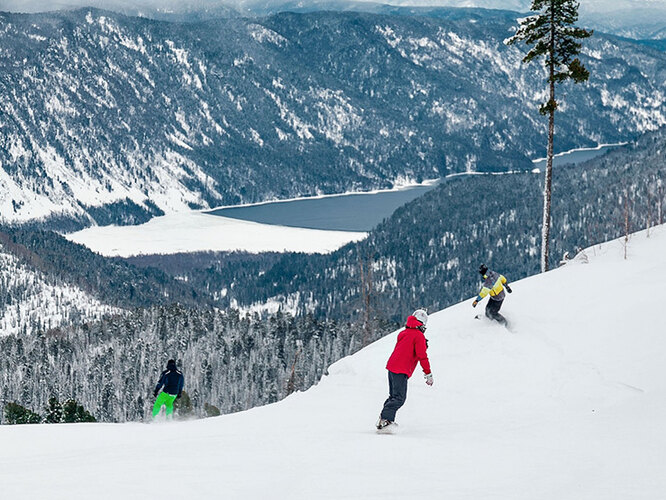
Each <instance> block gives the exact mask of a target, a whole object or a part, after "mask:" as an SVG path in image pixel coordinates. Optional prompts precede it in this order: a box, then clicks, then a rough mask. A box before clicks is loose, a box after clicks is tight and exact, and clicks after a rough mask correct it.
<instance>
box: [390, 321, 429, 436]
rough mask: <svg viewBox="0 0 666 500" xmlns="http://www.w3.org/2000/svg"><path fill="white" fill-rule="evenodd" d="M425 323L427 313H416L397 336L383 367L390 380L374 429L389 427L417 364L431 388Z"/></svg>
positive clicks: (404, 396) (403, 402)
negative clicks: (419, 365)
mask: <svg viewBox="0 0 666 500" xmlns="http://www.w3.org/2000/svg"><path fill="white" fill-rule="evenodd" d="M427 322H428V313H427V312H426V311H425V310H424V309H417V310H416V311H414V314H412V315H411V316H409V317H408V318H407V325H406V328H405V329H404V330H403V331H401V332H400V333H399V334H398V342H397V343H396V345H395V349H393V354H391V357H390V358H389V360H388V363H386V369H387V370H388V379H389V397H388V399H387V400H386V402H384V408H383V409H382V413H381V414H380V415H379V420H378V421H377V429H378V430H382V429H385V428H386V427H388V426H390V425H392V424H393V423H394V420H395V413H396V412H397V411H398V409H399V408H400V407H401V406H402V405H403V404H405V400H406V399H407V380H408V379H409V377H411V376H412V374H413V373H414V369H415V368H416V364H417V363H421V368H423V373H424V376H425V382H426V384H428V385H432V383H433V380H432V373H431V372H430V361H428V354H427V353H426V350H427V349H428V343H427V340H426V338H425V335H424V334H423V333H424V332H425V330H426V323H427Z"/></svg>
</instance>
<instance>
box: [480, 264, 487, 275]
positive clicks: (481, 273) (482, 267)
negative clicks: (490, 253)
mask: <svg viewBox="0 0 666 500" xmlns="http://www.w3.org/2000/svg"><path fill="white" fill-rule="evenodd" d="M487 272H488V266H486V265H485V264H481V265H480V266H479V274H480V275H481V276H484V275H485V274H486V273H487Z"/></svg>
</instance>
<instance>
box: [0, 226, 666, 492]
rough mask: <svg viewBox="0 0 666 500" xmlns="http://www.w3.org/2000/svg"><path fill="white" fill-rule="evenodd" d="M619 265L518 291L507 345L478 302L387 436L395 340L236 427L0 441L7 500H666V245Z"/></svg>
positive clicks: (614, 250)
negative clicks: (381, 424)
mask: <svg viewBox="0 0 666 500" xmlns="http://www.w3.org/2000/svg"><path fill="white" fill-rule="evenodd" d="M623 250H624V249H623V246H622V243H621V241H619V240H616V241H613V242H609V243H607V244H604V245H602V246H597V247H594V248H590V249H588V250H587V251H586V253H587V257H588V263H583V262H584V260H585V259H580V260H578V261H576V262H574V263H570V264H568V265H566V266H564V267H562V268H559V269H556V270H553V271H551V272H548V273H545V274H541V275H537V276H534V277H531V278H528V279H525V280H522V281H517V282H515V283H513V284H512V288H513V292H514V293H513V294H511V295H509V296H508V298H507V300H506V301H505V304H504V307H503V309H502V312H503V313H504V314H505V315H506V316H507V318H509V320H510V321H511V324H512V328H511V331H508V330H506V329H504V328H502V327H501V326H499V325H496V324H493V323H490V322H488V321H486V320H481V321H479V320H475V319H474V314H475V313H478V312H482V307H478V308H477V309H472V307H471V298H470V300H468V301H465V302H463V303H461V304H458V305H455V306H453V307H451V308H448V309H446V310H443V311H441V312H438V313H435V314H432V315H431V317H430V320H429V324H428V331H427V334H426V335H427V337H428V339H429V343H430V347H429V351H428V352H429V356H430V360H431V363H432V368H433V374H434V379H435V385H434V386H433V387H431V388H429V387H427V386H426V385H425V384H424V381H423V377H422V376H421V374H420V370H419V369H418V368H417V372H416V373H415V374H414V376H413V377H412V379H411V380H410V384H409V393H408V398H407V402H406V405H405V406H404V407H403V408H402V409H401V410H400V411H399V412H398V418H397V421H398V422H399V423H400V427H399V429H398V430H399V432H398V433H396V434H394V435H378V434H377V433H376V432H375V430H374V428H373V425H374V423H375V420H376V418H377V415H378V413H379V411H380V408H381V405H382V403H383V400H384V398H385V397H386V394H387V381H386V371H385V369H384V366H385V363H386V359H387V358H388V356H389V355H390V353H391V351H392V349H393V346H394V344H395V340H396V333H397V332H393V333H391V334H389V335H387V336H386V337H385V338H383V339H381V340H380V341H378V342H376V343H374V344H372V345H370V346H369V347H367V348H365V349H363V350H362V351H360V352H359V353H357V354H355V355H353V356H350V357H348V358H345V359H343V360H341V361H339V362H337V363H335V364H334V365H332V367H331V368H330V370H329V375H328V376H325V377H324V378H323V379H322V381H321V382H320V383H319V384H318V385H317V386H315V387H313V388H311V389H310V390H308V391H306V392H303V393H296V394H293V395H292V396H290V397H288V398H287V399H285V400H283V401H281V402H279V403H276V404H273V405H269V406H264V407H261V408H255V409H252V410H249V411H245V412H241V413H237V414H233V415H226V416H221V417H217V418H211V419H207V420H200V421H194V422H176V423H166V424H154V425H146V424H140V423H134V424H71V425H65V424H62V425H33V426H31V425H26V426H1V427H0V443H2V446H0V477H1V478H2V496H3V498H11V499H13V500H18V499H37V498H40V499H42V498H43V499H47V498H48V499H51V500H56V499H63V500H64V499H67V500H75V499H85V500H89V499H91V498H95V499H96V500H99V499H114V500H116V499H123V500H129V499H146V498H153V497H155V496H163V495H167V496H169V497H173V498H188V499H214V498H229V499H267V498H270V499H285V500H286V499H289V500H296V499H304V500H312V499H382V500H391V499H415V498H431V499H444V498H447V499H448V498H450V499H456V500H465V499H469V500H484V499H493V500H497V499H499V500H503V499H506V500H518V499H525V500H534V499H539V500H546V499H552V500H562V499H572V500H588V499H599V500H613V499H617V500H626V499H629V498H631V499H632V500H637V499H646V500H647V499H651V500H656V499H661V498H664V492H666V474H664V464H665V463H666V364H665V363H664V359H666V335H664V331H663V327H662V317H663V312H662V307H663V294H662V289H663V286H662V280H661V276H662V275H663V269H664V267H665V266H666V229H665V228H663V227H661V228H658V229H656V230H655V229H653V230H651V232H650V236H649V238H648V237H647V235H646V233H645V232H643V233H639V234H636V235H634V236H633V237H632V238H631V240H630V242H629V246H628V258H627V260H624V259H623ZM500 271H501V270H500ZM483 305H484V304H482V306H483ZM479 309H481V311H479ZM157 371H158V368H157V367H156V375H157ZM184 371H185V376H186V377H187V367H184ZM186 383H187V378H186ZM150 390H151V388H149V387H147V388H146V391H147V392H149V391H150Z"/></svg>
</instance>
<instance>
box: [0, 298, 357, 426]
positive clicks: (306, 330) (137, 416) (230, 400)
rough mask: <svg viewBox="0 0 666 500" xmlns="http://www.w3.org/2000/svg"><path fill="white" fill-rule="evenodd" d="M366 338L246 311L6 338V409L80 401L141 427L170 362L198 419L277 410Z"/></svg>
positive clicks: (1, 344) (173, 309) (127, 319)
mask: <svg viewBox="0 0 666 500" xmlns="http://www.w3.org/2000/svg"><path fill="white" fill-rule="evenodd" d="M362 342H363V337H362V334H361V333H359V332H358V331H355V330H354V329H353V328H350V327H349V326H348V325H341V324H336V323H335V322H333V321H318V320H316V319H314V318H312V317H311V316H307V317H301V318H293V317H292V316H290V315H283V314H282V313H278V314H275V315H273V316H270V317H269V318H266V319H264V320H260V319H259V318H258V317H253V318H250V317H242V316H239V314H238V313H237V312H234V311H231V312H220V311H213V310H195V309H186V308H183V307H180V306H176V305H173V306H170V307H154V308H150V309H142V310H137V311H134V312H133V313H132V314H130V315H126V316H116V317H113V316H110V317H107V318H106V319H104V320H103V321H98V322H94V323H81V324H78V325H76V326H74V327H72V328H69V329H63V330H59V329H58V330H52V331H49V332H47V333H39V334H35V335H28V336H8V337H3V338H0V349H2V352H3V356H1V357H0V404H2V406H4V404H6V403H8V402H12V401H18V402H19V403H20V404H21V405H23V406H26V407H28V408H31V409H33V410H34V411H40V410H42V409H43V408H44V407H45V406H46V403H47V400H48V399H49V398H50V397H51V396H56V397H59V398H60V399H66V398H70V397H73V398H75V399H76V400H77V401H78V402H79V403H81V404H82V405H83V406H84V407H85V408H86V409H87V410H89V411H90V412H91V413H92V414H93V415H94V416H95V418H97V419H98V420H102V421H115V422H119V421H120V422H122V421H126V420H141V419H143V418H144V417H146V416H148V415H149V413H150V412H149V410H150V409H151V408H152V403H153V396H152V392H153V389H154V387H155V384H156V383H157V380H158V378H159V375H160V373H161V371H162V370H163V369H164V365H165V363H166V360H167V359H169V358H171V357H173V356H176V355H177V357H178V363H179V366H181V367H182V370H183V372H184V375H185V390H186V391H187V393H188V394H189V396H190V399H191V403H192V411H193V414H192V416H197V417H202V416H206V415H211V414H214V413H213V411H214V409H213V408H212V407H215V409H217V410H220V411H221V412H222V413H229V412H232V411H239V410H244V409H248V408H251V407H254V406H258V405H261V404H267V403H271V402H275V401H277V400H279V399H281V398H283V397H285V396H286V395H287V394H289V393H291V392H293V391H295V390H304V389H306V388H308V387H310V386H311V385H313V384H315V383H317V382H318V381H319V379H320V378H321V376H322V375H323V374H324V373H325V370H326V368H327V367H328V366H329V365H330V364H331V363H333V362H334V361H336V360H338V359H340V358H342V357H343V356H346V355H347V354H350V353H351V352H354V351H355V350H357V349H358V348H359V347H361V343H362Z"/></svg>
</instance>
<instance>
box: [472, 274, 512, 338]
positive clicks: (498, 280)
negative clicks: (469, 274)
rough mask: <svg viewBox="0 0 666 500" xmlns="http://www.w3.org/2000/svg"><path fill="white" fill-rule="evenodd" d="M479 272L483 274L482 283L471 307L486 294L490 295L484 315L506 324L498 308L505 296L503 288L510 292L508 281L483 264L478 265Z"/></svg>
mask: <svg viewBox="0 0 666 500" xmlns="http://www.w3.org/2000/svg"><path fill="white" fill-rule="evenodd" d="M479 274H481V276H483V285H482V286H481V291H480V292H479V295H478V297H477V298H476V299H475V300H474V302H473V303H472V307H476V305H477V304H478V303H479V302H480V301H481V300H483V298H484V297H485V296H486V295H488V296H490V298H489V299H488V304H487V305H486V316H487V317H488V318H490V319H494V320H495V321H498V322H499V323H501V324H502V325H504V326H507V321H506V318H505V317H504V316H502V315H501V314H500V313H499V310H500V307H502V302H504V297H505V296H506V294H505V293H504V289H505V288H506V291H507V292H509V293H511V292H512V290H511V287H510V286H509V283H508V282H507V280H506V278H505V277H504V276H502V275H501V274H500V273H498V272H495V271H490V270H488V266H486V265H485V264H481V265H480V266H479Z"/></svg>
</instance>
